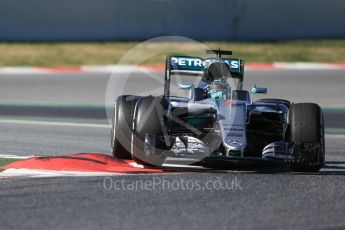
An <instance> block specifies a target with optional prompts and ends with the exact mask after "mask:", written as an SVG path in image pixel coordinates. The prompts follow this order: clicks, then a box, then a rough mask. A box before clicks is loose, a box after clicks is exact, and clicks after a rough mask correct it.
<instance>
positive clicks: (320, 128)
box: [288, 103, 325, 172]
mask: <svg viewBox="0 0 345 230" xmlns="http://www.w3.org/2000/svg"><path fill="white" fill-rule="evenodd" d="M289 121H290V122H289V123H290V132H289V136H288V140H289V141H290V142H293V143H296V144H299V143H307V144H308V143H311V144H315V145H319V146H320V147H319V148H317V149H315V150H307V151H303V154H302V155H303V160H302V162H299V163H294V164H292V165H291V168H292V169H293V170H294V171H303V172H316V171H319V170H320V169H321V168H322V166H323V165H324V161H325V140H324V120H323V114H322V111H321V108H320V107H319V106H318V105H317V104H313V103H300V104H293V105H292V106H291V108H290V111H289Z"/></svg>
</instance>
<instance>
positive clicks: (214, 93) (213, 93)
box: [208, 80, 231, 100]
mask: <svg viewBox="0 0 345 230" xmlns="http://www.w3.org/2000/svg"><path fill="white" fill-rule="evenodd" d="M208 94H209V96H210V98H212V99H220V100H229V99H230V98H231V87H230V85H229V84H228V83H227V82H226V81H225V80H215V81H214V82H213V83H212V84H211V85H210V86H209V89H208Z"/></svg>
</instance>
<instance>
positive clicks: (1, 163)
mask: <svg viewBox="0 0 345 230" xmlns="http://www.w3.org/2000/svg"><path fill="white" fill-rule="evenodd" d="M18 160H19V159H9V158H0V167H1V166H4V165H8V164H10V163H12V162H15V161H18ZM2 171H4V169H0V172H2Z"/></svg>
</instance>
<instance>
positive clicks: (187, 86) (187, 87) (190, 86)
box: [178, 84, 194, 90]
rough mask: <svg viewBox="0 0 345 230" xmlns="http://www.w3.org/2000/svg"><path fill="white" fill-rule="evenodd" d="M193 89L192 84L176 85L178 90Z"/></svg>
mask: <svg viewBox="0 0 345 230" xmlns="http://www.w3.org/2000/svg"><path fill="white" fill-rule="evenodd" d="M193 87H194V85H193V84H178V88H179V89H184V90H191V89H193Z"/></svg>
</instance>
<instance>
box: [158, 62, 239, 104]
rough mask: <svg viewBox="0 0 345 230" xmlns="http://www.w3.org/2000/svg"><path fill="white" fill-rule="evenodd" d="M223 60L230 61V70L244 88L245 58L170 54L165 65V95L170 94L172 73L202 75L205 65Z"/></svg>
mask: <svg viewBox="0 0 345 230" xmlns="http://www.w3.org/2000/svg"><path fill="white" fill-rule="evenodd" d="M219 59H221V60H223V61H224V62H226V63H228V64H229V66H230V68H229V71H230V73H231V76H232V77H233V78H237V79H239V80H240V81H239V82H240V88H242V82H243V74H244V60H242V59H236V58H208V59H202V58H199V57H192V56H168V57H167V59H166V67H165V84H164V96H165V97H169V95H170V77H171V75H178V74H181V75H192V76H202V75H203V74H204V65H205V63H207V62H211V61H212V60H219Z"/></svg>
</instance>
